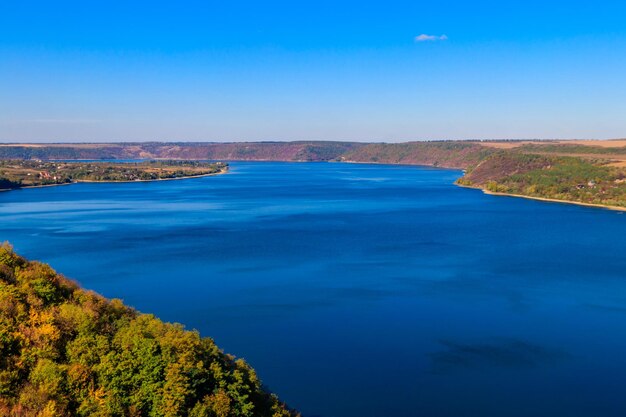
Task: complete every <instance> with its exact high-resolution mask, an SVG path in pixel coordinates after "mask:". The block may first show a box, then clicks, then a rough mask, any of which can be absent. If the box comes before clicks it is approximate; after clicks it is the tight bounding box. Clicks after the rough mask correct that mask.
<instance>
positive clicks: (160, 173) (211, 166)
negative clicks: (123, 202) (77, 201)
mask: <svg viewBox="0 0 626 417" xmlns="http://www.w3.org/2000/svg"><path fill="white" fill-rule="evenodd" d="M226 172H228V164H225V163H223V162H213V163H205V162H198V161H171V160H163V161H147V162H137V163H121V162H80V161H76V162H74V161H72V162H67V161H64V162H59V161H54V162H53V161H31V160H5V161H0V191H10V190H16V189H22V188H40V187H52V186H59V185H69V184H77V183H91V182H102V183H111V182H150V181H167V180H179V179H188V178H198V177H205V176H209V175H219V174H224V173H226Z"/></svg>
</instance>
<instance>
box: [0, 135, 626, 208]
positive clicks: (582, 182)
mask: <svg viewBox="0 0 626 417" xmlns="http://www.w3.org/2000/svg"><path fill="white" fill-rule="evenodd" d="M133 158H155V159H169V160H172V161H170V162H169V164H172V163H173V160H179V162H178V163H180V164H182V165H189V164H192V163H193V162H191V161H193V160H196V161H199V160H232V161H327V162H331V161H332V162H362V163H381V164H408V165H424V166H434V167H442V168H455V169H462V170H464V175H463V176H462V177H461V178H460V179H459V180H458V181H457V183H458V184H459V185H462V186H466V187H473V188H478V189H482V190H484V191H486V192H489V193H494V194H508V195H515V196H524V197H530V198H539V199H548V200H556V201H563V202H574V203H580V204H589V205H599V206H606V207H614V208H622V207H626V181H625V179H626V140H613V141H610V140H607V141H592V140H589V141H556V140H554V141H533V140H519V141H428V142H406V143H359V142H315V141H298V142H236V143H205V142H202V143H193V142H172V143H164V142H148V143H110V144H89V143H84V144H45V145H44V144H3V145H0V160H2V159H4V160H16V159H18V160H22V161H31V160H33V159H35V160H41V161H46V160H50V159H63V160H71V159H133ZM182 160H186V161H187V162H184V161H182ZM5 163H7V162H6V161H5V162H2V163H1V164H5ZM24 163H25V162H24ZM39 163H44V162H39ZM160 163H161V164H163V165H167V164H168V163H166V162H160ZM196 163H198V162H196ZM67 164H69V163H67ZM93 164H95V163H93ZM109 165H111V166H115V168H112V170H113V171H115V170H117V171H119V172H122V171H123V170H124V167H127V166H128V164H126V165H124V164H111V163H109ZM0 167H1V165H0ZM174 168H176V167H174ZM178 168H179V169H182V168H183V167H182V166H181V167H178ZM191 168H193V169H196V170H198V169H199V167H191ZM191 168H188V167H185V169H191ZM161 169H165V168H163V167H162V168H161ZM141 170H142V169H139V171H141ZM4 172H5V171H2V169H0V178H4V177H5V176H6V174H4ZM187 173H188V174H191V175H182V174H181V173H180V172H178V173H176V174H175V173H173V172H172V171H169V172H167V171H163V172H162V173H161V174H157V173H155V171H154V170H152V171H150V170H148V169H147V168H143V171H142V172H137V171H135V172H133V173H130V174H129V173H126V174H123V175H121V178H117V179H109V180H136V179H143V178H142V176H148V178H145V179H158V178H161V177H160V176H162V177H166V178H167V177H168V176H176V175H178V176H193V175H194V173H193V172H187ZM195 174H196V175H197V172H196V173H195ZM32 175H33V174H32V173H31V177H32ZM89 175H92V176H93V175H94V174H93V173H92V174H89ZM124 175H125V176H126V177H124ZM159 175H160V176H159ZM155 176H156V177H155ZM110 177H111V176H109V178H110ZM157 177H158V178H157ZM73 178H74V181H79V180H96V181H98V180H102V179H97V178H94V179H90V178H82V179H80V178H77V177H76V176H74V177H73ZM98 178H104V176H101V175H98ZM124 178H128V179H124ZM0 181H1V180H0ZM22 181H27V179H22ZM47 181H50V179H47ZM55 181H58V180H55ZM61 181H65V180H61ZM0 188H6V187H0Z"/></svg>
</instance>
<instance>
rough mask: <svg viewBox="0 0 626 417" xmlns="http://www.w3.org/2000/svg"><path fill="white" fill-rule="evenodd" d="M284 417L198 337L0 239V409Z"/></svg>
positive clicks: (51, 416)
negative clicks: (89, 287) (97, 291)
mask: <svg viewBox="0 0 626 417" xmlns="http://www.w3.org/2000/svg"><path fill="white" fill-rule="evenodd" d="M75 415H76V416H101V417H104V416H120V417H122V416H128V417H131V416H172V417H173V416H191V417H228V416H248V417H252V416H259V417H265V416H267V417H288V416H295V415H296V413H294V412H293V411H290V410H288V409H287V408H286V406H285V405H284V404H283V403H281V402H280V401H279V400H278V399H277V397H276V396H275V395H273V394H270V393H268V392H266V391H265V390H264V389H263V387H262V385H261V382H260V380H259V378H258V377H257V375H256V374H255V372H254V370H253V369H252V368H251V367H250V366H249V365H247V364H246V363H245V362H244V361H243V360H241V359H235V358H234V357H232V356H230V355H226V354H224V353H223V352H222V351H220V349H219V348H218V347H217V346H216V345H215V343H214V342H213V341H212V340H211V339H208V338H202V337H200V335H199V334H198V333H197V332H192V331H186V330H184V329H183V327H182V326H181V325H177V324H168V323H163V322H162V321H160V320H159V319H157V318H155V317H154V316H151V315H147V314H140V313H138V312H137V311H135V310H133V309H131V308H129V307H126V306H125V305H124V304H122V302H121V301H119V300H111V301H109V300H107V299H105V298H103V297H101V296H99V295H97V294H95V293H93V292H89V291H85V290H82V289H80V288H79V287H78V285H76V284H75V283H73V282H71V281H69V280H68V279H66V278H64V277H63V276H61V275H59V274H57V273H56V272H55V271H54V270H52V269H51V268H50V267H49V266H48V265H45V264H41V263H38V262H30V261H27V260H26V259H24V258H22V257H20V256H18V255H16V254H15V253H14V252H13V250H12V248H11V247H10V246H9V245H8V244H6V243H5V244H2V245H1V246H0V416H16V417H17V416H24V417H26V416H38V417H57V416H75Z"/></svg>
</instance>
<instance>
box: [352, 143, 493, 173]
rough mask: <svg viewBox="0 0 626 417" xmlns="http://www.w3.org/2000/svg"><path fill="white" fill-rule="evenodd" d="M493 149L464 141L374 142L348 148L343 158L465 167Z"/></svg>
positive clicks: (353, 160) (475, 162) (480, 159)
mask: <svg viewBox="0 0 626 417" xmlns="http://www.w3.org/2000/svg"><path fill="white" fill-rule="evenodd" d="M494 152H495V151H494V150H493V149H490V148H486V147H484V146H481V145H479V144H476V143H472V142H462V141H456V142H454V141H441V142H407V143H380V144H379V143H372V144H368V145H365V146H361V147H358V148H356V149H353V150H351V151H349V152H346V153H345V154H344V155H342V157H341V159H342V160H345V161H352V162H375V163H384V164H408V165H428V166H435V167H444V168H460V169H465V168H469V167H471V166H473V165H475V164H477V163H479V162H480V161H482V160H483V159H485V158H486V157H487V156H489V155H491V154H492V153H494Z"/></svg>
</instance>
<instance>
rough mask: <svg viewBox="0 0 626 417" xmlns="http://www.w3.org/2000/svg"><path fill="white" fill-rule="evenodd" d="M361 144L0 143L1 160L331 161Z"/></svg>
mask: <svg viewBox="0 0 626 417" xmlns="http://www.w3.org/2000/svg"><path fill="white" fill-rule="evenodd" d="M360 146H363V145H362V144H360V143H353V142H236V143H192V142H189V143H163V142H147V143H118V144H52V145H17V144H16V145H2V146H0V159H42V160H50V159H56V160H59V159H61V160H63V159H65V160H70V159H139V158H142V159H154V158H157V159H203V160H207V159H208V160H231V161H330V160H334V159H337V158H339V157H340V156H341V155H343V154H344V153H346V152H349V151H351V150H353V149H356V148H358V147H360Z"/></svg>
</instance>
